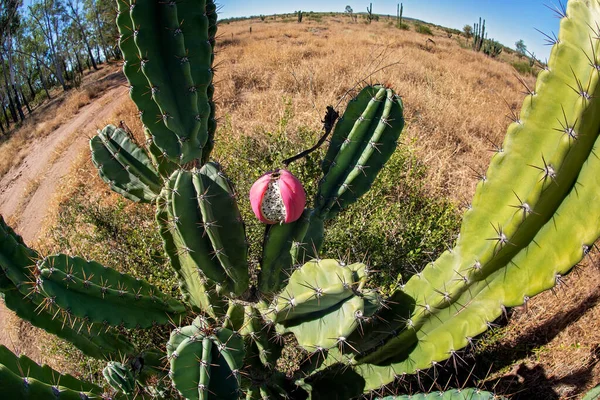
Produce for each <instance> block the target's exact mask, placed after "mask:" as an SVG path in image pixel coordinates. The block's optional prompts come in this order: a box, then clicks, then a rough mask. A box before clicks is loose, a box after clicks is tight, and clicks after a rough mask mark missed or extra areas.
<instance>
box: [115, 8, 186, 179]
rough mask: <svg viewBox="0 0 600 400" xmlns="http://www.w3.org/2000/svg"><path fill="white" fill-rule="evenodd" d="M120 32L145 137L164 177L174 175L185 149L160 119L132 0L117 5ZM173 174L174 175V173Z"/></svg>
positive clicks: (128, 74)
mask: <svg viewBox="0 0 600 400" xmlns="http://www.w3.org/2000/svg"><path fill="white" fill-rule="evenodd" d="M117 7H118V14H117V28H118V30H119V47H120V49H121V52H122V53H123V58H124V59H125V62H124V64H123V72H124V73H125V76H126V77H127V81H128V82H129V95H130V97H131V99H132V100H133V102H134V103H135V105H136V106H137V108H138V110H139V112H140V118H141V120H142V123H143V124H144V126H145V127H146V129H145V132H144V133H145V134H146V135H147V136H150V138H151V140H152V144H151V145H150V146H149V150H150V154H151V155H152V156H153V158H154V160H155V161H156V163H157V165H158V170H159V171H161V175H162V176H163V177H165V176H167V177H168V176H169V175H170V174H169V173H167V172H168V171H165V170H164V168H165V167H166V168H167V169H168V166H169V164H170V163H171V162H173V161H174V162H179V160H180V157H181V145H180V143H179V141H178V139H177V136H176V135H174V134H173V132H171V131H170V130H169V129H168V128H167V127H166V126H165V124H164V123H163V121H162V119H161V118H160V115H161V112H160V109H159V108H158V105H157V104H156V103H155V102H154V100H152V92H151V89H150V83H149V82H148V80H147V79H146V76H145V75H144V73H143V72H142V69H141V61H142V59H143V58H142V57H143V56H142V55H140V52H139V49H138V48H137V46H136V44H135V34H136V26H135V25H134V23H133V21H132V20H131V12H130V10H131V7H132V4H131V2H130V1H129V0H120V1H117ZM171 172H172V171H171Z"/></svg>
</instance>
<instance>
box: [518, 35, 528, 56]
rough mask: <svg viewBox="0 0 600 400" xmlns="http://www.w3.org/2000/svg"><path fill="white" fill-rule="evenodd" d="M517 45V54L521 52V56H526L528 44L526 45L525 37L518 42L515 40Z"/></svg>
mask: <svg viewBox="0 0 600 400" xmlns="http://www.w3.org/2000/svg"><path fill="white" fill-rule="evenodd" d="M515 47H516V48H517V54H519V56H524V55H526V54H527V46H525V42H523V39H519V41H518V42H515Z"/></svg>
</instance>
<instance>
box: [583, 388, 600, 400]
mask: <svg viewBox="0 0 600 400" xmlns="http://www.w3.org/2000/svg"><path fill="white" fill-rule="evenodd" d="M598 399H600V385H598V386H596V387H595V388H593V389H592V390H590V391H589V392H587V393H586V394H585V396H584V397H583V400H598Z"/></svg>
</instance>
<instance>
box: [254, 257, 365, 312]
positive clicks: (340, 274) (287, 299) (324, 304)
mask: <svg viewBox="0 0 600 400" xmlns="http://www.w3.org/2000/svg"><path fill="white" fill-rule="evenodd" d="M355 283H356V280H355V277H354V273H353V271H352V270H350V269H349V268H346V267H344V266H342V265H340V264H339V263H338V262H337V261H335V260H314V261H309V262H307V263H306V264H304V265H303V266H302V267H301V268H299V269H297V270H296V271H294V273H293V274H292V275H291V277H290V279H289V282H288V283H287V285H286V286H285V287H284V288H283V290H282V292H281V293H280V294H279V295H278V296H277V297H276V298H275V300H274V301H273V304H272V305H271V307H270V309H269V310H268V311H267V313H266V314H265V318H266V319H267V320H270V321H271V322H284V321H291V320H293V319H296V318H302V317H307V316H310V315H312V314H315V313H319V312H321V311H323V310H325V309H327V308H329V307H333V306H335V305H337V304H338V303H341V302H343V301H344V300H346V299H348V298H350V297H352V296H353V295H354V292H353V290H354V289H355V286H356V285H355Z"/></svg>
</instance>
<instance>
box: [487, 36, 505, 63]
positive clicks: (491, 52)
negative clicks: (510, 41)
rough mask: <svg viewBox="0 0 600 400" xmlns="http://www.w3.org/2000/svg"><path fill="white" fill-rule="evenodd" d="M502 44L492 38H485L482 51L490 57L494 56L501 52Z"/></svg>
mask: <svg viewBox="0 0 600 400" xmlns="http://www.w3.org/2000/svg"><path fill="white" fill-rule="evenodd" d="M502 48H503V46H502V45H501V44H500V43H498V42H496V41H495V40H494V39H487V40H486V41H485V43H484V44H483V53H484V54H485V55H486V56H488V57H492V58H496V57H498V56H499V55H500V53H502Z"/></svg>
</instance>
